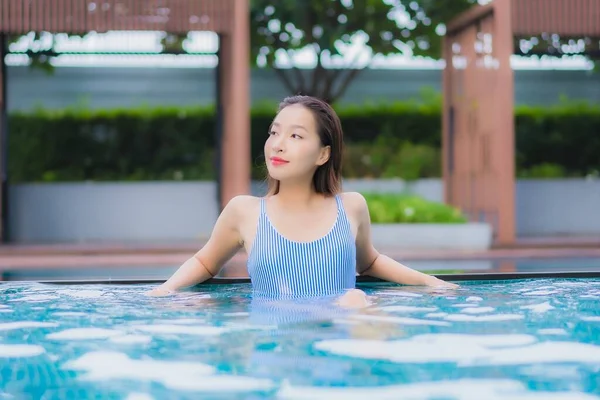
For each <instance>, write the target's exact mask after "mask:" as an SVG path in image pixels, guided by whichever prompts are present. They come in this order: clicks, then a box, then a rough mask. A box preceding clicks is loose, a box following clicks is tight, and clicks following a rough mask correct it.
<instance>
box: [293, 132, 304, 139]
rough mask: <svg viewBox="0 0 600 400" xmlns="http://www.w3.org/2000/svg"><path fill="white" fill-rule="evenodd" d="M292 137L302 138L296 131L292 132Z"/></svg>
mask: <svg viewBox="0 0 600 400" xmlns="http://www.w3.org/2000/svg"><path fill="white" fill-rule="evenodd" d="M292 137H293V138H296V139H302V136H300V135H298V134H297V133H293V134H292Z"/></svg>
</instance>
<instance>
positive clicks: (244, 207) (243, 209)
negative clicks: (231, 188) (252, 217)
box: [223, 194, 261, 216]
mask: <svg viewBox="0 0 600 400" xmlns="http://www.w3.org/2000/svg"><path fill="white" fill-rule="evenodd" d="M260 199H261V198H260V197H257V196H251V195H247V194H242V195H238V196H235V197H233V198H232V199H231V200H229V202H228V203H227V205H226V206H225V209H224V210H223V212H225V211H227V212H228V213H232V214H235V215H238V216H240V215H244V214H245V213H247V212H248V211H249V210H253V209H255V208H257V207H259V205H260Z"/></svg>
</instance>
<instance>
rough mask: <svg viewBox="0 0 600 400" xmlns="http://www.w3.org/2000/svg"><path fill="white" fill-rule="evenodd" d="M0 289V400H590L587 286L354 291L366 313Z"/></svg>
mask: <svg viewBox="0 0 600 400" xmlns="http://www.w3.org/2000/svg"><path fill="white" fill-rule="evenodd" d="M150 288H151V286H149V285H91V284H90V285H51V284H39V283H17V282H15V283H5V284H1V285H0V398H2V399H4V398H15V399H21V398H35V399H37V398H42V399H65V398H78V399H79V398H96V399H98V398H101V399H103V398H107V399H113V398H114V399H129V400H133V399H188V398H189V399H197V398H202V399H213V398H214V399H238V398H239V399H263V398H273V399H333V398H343V399H365V398H369V399H474V400H475V399H477V400H479V399H486V400H490V399H503V400H504V399H543V400H556V399H600V397H599V395H600V307H599V306H598V304H599V300H600V279H579V280H578V279H536V280H515V281H485V282H482V281H479V282H474V283H469V282H463V283H461V287H460V289H457V290H450V291H448V290H444V291H441V290H432V289H427V288H421V287H403V286H397V285H392V284H368V285H367V284H365V285H364V286H362V287H361V288H362V289H363V290H365V291H366V292H367V294H369V295H370V296H373V298H372V300H373V305H372V306H371V307H369V308H368V309H366V310H342V309H339V308H337V307H335V306H334V305H332V304H331V302H330V301H329V300H322V301H321V300H318V301H310V302H308V301H305V302H298V301H294V302H292V301H281V302H266V301H262V300H260V301H259V300H256V299H255V300H252V298H251V292H250V286H249V285H247V284H235V285H233V284H232V285H201V286H199V287H198V288H197V289H196V290H195V291H190V292H185V293H180V294H177V295H175V296H172V297H166V298H148V297H146V296H144V292H146V291H147V290H148V289H150Z"/></svg>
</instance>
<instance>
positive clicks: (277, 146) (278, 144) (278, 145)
mask: <svg viewBox="0 0 600 400" xmlns="http://www.w3.org/2000/svg"><path fill="white" fill-rule="evenodd" d="M274 139H275V140H273V144H272V145H271V149H272V150H273V151H276V152H280V151H283V150H284V146H285V143H284V139H283V137H282V136H279V137H276V138H274Z"/></svg>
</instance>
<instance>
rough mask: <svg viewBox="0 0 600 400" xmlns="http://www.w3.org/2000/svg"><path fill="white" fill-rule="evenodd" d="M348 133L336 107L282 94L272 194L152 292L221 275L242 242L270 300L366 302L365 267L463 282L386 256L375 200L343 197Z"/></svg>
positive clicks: (401, 279) (241, 211) (230, 218)
mask: <svg viewBox="0 0 600 400" xmlns="http://www.w3.org/2000/svg"><path fill="white" fill-rule="evenodd" d="M342 151H343V132H342V127H341V123H340V120H339V118H338V116H337V114H336V113H335V111H334V110H333V109H332V108H331V107H330V106H329V105H328V104H327V103H325V102H323V101H321V100H319V99H317V98H314V97H309V96H293V97H289V98H286V99H284V100H283V102H282V103H281V104H280V107H279V112H278V113H277V115H276V117H275V119H274V120H273V122H272V124H271V126H270V129H269V132H268V138H267V140H266V142H265V147H264V154H265V159H266V163H267V169H268V173H269V175H268V194H267V195H266V196H265V197H261V198H258V197H252V196H246V195H243V196H237V197H235V198H234V199H232V200H231V201H230V202H229V203H228V204H227V206H226V207H225V208H224V210H223V211H222V213H221V215H220V216H219V218H218V220H217V222H216V224H215V226H214V230H213V232H212V235H211V237H210V239H209V241H208V242H207V243H206V245H205V246H204V247H203V248H202V249H201V250H200V251H198V253H196V254H195V255H194V256H192V257H191V258H190V259H188V260H187V261H186V262H185V263H184V264H183V265H182V266H181V267H180V268H179V269H178V270H177V271H176V272H175V273H174V274H173V276H171V277H170V278H169V279H168V280H167V281H166V282H165V283H164V284H162V285H160V286H159V287H157V288H156V289H154V290H152V291H151V292H150V293H149V294H150V295H167V294H169V293H171V292H173V291H177V290H179V289H181V288H184V287H188V286H191V285H194V284H197V283H200V282H203V281H205V280H207V279H209V278H211V277H213V276H215V275H216V274H217V273H218V272H219V270H220V268H221V267H222V266H223V264H224V263H225V262H226V261H227V260H228V259H229V258H230V257H232V256H233V255H234V254H235V253H236V252H237V251H238V250H239V249H241V248H242V247H243V248H244V249H245V250H246V252H247V254H248V264H247V267H248V274H249V276H250V279H251V282H252V288H253V293H254V294H255V295H257V296H267V297H311V296H340V303H341V304H344V303H348V304H350V305H360V304H362V303H363V302H364V301H366V297H365V296H364V293H363V292H362V291H360V290H357V289H355V282H356V273H358V274H361V275H370V276H373V277H377V278H380V279H383V280H387V281H390V282H396V283H400V284H407V285H427V286H445V287H456V285H454V284H452V283H448V282H444V281H442V280H440V279H437V278H435V277H433V276H430V275H426V274H423V273H420V272H418V271H415V270H413V269H410V268H408V267H406V266H404V265H402V264H400V263H398V262H396V261H394V260H393V259H391V258H389V257H387V256H385V255H383V254H380V253H379V252H378V251H377V250H376V249H375V248H374V247H373V245H372V243H371V237H370V223H371V221H370V216H369V211H368V208H367V203H366V201H365V199H364V197H363V196H362V195H360V194H359V193H341V192H340V187H341V166H342Z"/></svg>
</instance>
